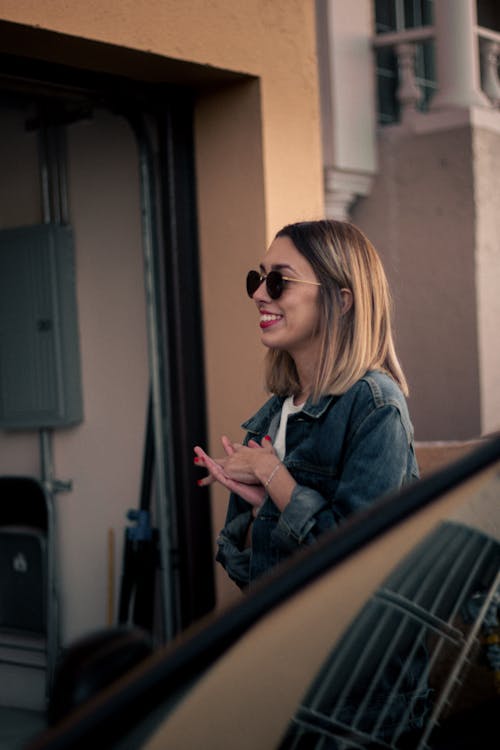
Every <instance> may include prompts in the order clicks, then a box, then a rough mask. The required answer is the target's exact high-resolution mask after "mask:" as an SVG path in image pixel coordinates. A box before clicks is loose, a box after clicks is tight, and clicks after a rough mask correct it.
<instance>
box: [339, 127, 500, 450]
mask: <svg viewBox="0 0 500 750" xmlns="http://www.w3.org/2000/svg"><path fill="white" fill-rule="evenodd" d="M378 146H379V171H378V175H377V177H376V180H375V183H374V185H373V188H372V191H371V194H370V196H369V197H367V198H363V199H361V200H360V201H359V202H358V203H357V205H356V206H355V208H354V210H353V220H354V221H355V222H356V223H358V224H359V225H360V226H361V227H362V228H363V229H364V230H365V231H366V233H367V234H368V236H369V237H370V238H371V239H372V240H373V242H374V244H375V246H376V247H377V249H378V250H379V252H380V254H381V256H382V258H383V261H384V263H385V266H386V270H387V273H388V276H389V279H390V282H391V286H392V290H393V296H394V301H395V328H396V339H397V346H398V352H399V354H400V357H401V360H402V363H403V366H404V369H405V371H406V374H407V376H408V379H409V383H410V390H411V395H410V402H409V405H410V410H411V414H412V418H413V422H414V425H415V433H416V437H417V439H418V440H460V439H467V438H473V437H476V436H478V435H479V434H481V432H482V419H481V404H480V367H479V342H478V311H477V294H478V290H477V289H476V221H477V219H476V211H477V200H476V188H475V171H474V170H475V167H474V159H473V131H472V129H471V128H470V127H469V126H464V127H459V128H454V129H451V130H450V129H441V130H436V131H434V132H428V131H427V132H426V131H424V132H415V130H414V129H412V128H405V127H404V126H399V125H398V126H390V127H386V128H383V129H381V131H380V133H379V138H378ZM478 168H479V167H478ZM488 221H490V222H491V221H492V218H491V217H489V219H488ZM488 304H489V303H488ZM488 314H489V313H488ZM489 345H491V341H490V343H489Z"/></svg>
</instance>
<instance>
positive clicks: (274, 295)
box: [266, 271, 284, 299]
mask: <svg viewBox="0 0 500 750" xmlns="http://www.w3.org/2000/svg"><path fill="white" fill-rule="evenodd" d="M283 283H284V282H283V276H282V275H281V274H280V272H279V271H271V273H268V274H267V279H266V288H267V293H268V294H269V296H270V297H271V299H278V297H281V295H282V293H283Z"/></svg>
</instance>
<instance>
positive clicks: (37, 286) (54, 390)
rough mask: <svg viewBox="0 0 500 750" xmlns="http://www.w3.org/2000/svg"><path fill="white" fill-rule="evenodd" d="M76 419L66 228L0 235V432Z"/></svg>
mask: <svg viewBox="0 0 500 750" xmlns="http://www.w3.org/2000/svg"><path fill="white" fill-rule="evenodd" d="M82 418H83V413H82V389H81V375H80V347H79V337H78V320H77V305H76V280H75V258H74V246H73V234H72V231H71V228H70V227H69V226H60V225H57V224H40V225H36V226H26V227H19V228H15V229H3V230H0V427H3V428H14V429H16V428H17V429H33V428H48V427H64V426H68V425H72V424H76V423H78V422H80V421H81V420H82Z"/></svg>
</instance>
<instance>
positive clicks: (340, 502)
mask: <svg viewBox="0 0 500 750" xmlns="http://www.w3.org/2000/svg"><path fill="white" fill-rule="evenodd" d="M412 455H413V447H412V445H411V442H410V439H409V435H408V430H407V428H406V426H405V425H404V424H403V421H402V418H401V413H400V411H399V408H398V407H397V406H396V405H394V404H391V403H389V404H383V405H380V406H377V407H376V408H374V409H373V410H372V411H370V412H369V413H368V414H367V415H366V416H365V417H364V419H363V420H362V422H361V423H360V425H359V426H358V427H357V429H356V431H355V433H354V434H353V435H352V436H351V439H350V441H349V443H348V445H347V449H346V453H345V458H344V461H343V465H342V468H341V471H340V475H339V478H338V483H337V486H336V489H335V492H334V495H333V496H331V497H324V496H322V495H321V494H320V493H319V492H317V491H316V490H314V489H312V488H310V487H306V486H303V485H300V484H298V485H297V486H296V487H295V489H294V490H293V493H292V497H291V499H290V502H289V504H288V505H287V507H286V508H285V509H284V511H283V512H282V513H281V515H280V518H279V520H278V523H277V526H276V528H275V530H274V531H273V539H274V541H275V543H276V544H278V545H279V547H280V548H281V549H283V550H285V549H286V550H288V551H290V552H292V551H293V550H294V549H295V548H297V547H298V546H300V545H303V544H305V545H308V544H311V543H312V542H313V541H314V540H315V539H316V538H317V537H318V536H319V535H320V534H321V533H323V532H324V531H326V530H327V529H331V528H333V527H335V526H336V525H338V523H339V522H340V521H342V520H343V519H344V518H345V517H347V516H349V515H351V514H352V513H353V512H355V511H357V510H360V509H362V508H363V507H365V506H367V505H368V504H369V503H371V502H373V501H374V500H375V499H376V498H378V497H380V496H382V495H383V494H385V493H388V492H390V491H394V490H396V489H398V488H400V487H401V486H402V485H403V484H404V483H405V482H406V481H408V479H409V478H411V476H413V477H415V478H416V476H418V470H417V469H416V462H413V466H414V468H413V470H412V467H411V466H410V467H409V456H412ZM410 463H411V461H410Z"/></svg>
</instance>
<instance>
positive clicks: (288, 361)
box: [266, 220, 408, 400]
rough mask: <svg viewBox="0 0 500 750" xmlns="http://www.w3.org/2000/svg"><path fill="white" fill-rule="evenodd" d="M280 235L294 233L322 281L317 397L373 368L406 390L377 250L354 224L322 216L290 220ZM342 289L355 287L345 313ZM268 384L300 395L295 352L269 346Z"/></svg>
mask: <svg viewBox="0 0 500 750" xmlns="http://www.w3.org/2000/svg"><path fill="white" fill-rule="evenodd" d="M276 237H289V238H290V239H291V241H292V242H293V244H294V245H295V247H296V248H297V250H298V251H299V253H300V254H301V255H303V256H304V257H305V258H306V260H307V261H308V262H309V263H310V264H311V266H312V269H313V271H314V273H315V275H316V277H317V279H318V281H319V282H320V284H321V286H320V287H318V295H319V296H318V304H319V307H320V323H319V325H320V337H321V347H320V358H319V363H318V367H317V368H316V378H315V382H314V384H313V391H312V394H311V395H312V398H313V400H317V399H318V398H319V397H320V396H323V395H326V394H333V395H340V394H341V393H345V391H347V390H348V389H349V388H350V387H351V386H352V385H354V383H355V382H356V381H357V380H359V379H360V378H361V377H362V376H363V375H364V374H365V373H366V372H367V370H382V371H383V372H386V373H387V374H388V375H390V376H391V377H392V378H393V379H394V380H395V381H396V383H397V384H398V385H399V387H400V388H401V390H402V391H403V393H404V394H405V395H408V385H407V382H406V378H405V376H404V373H403V370H402V368H401V365H400V364H399V361H398V358H397V356H396V350H395V347H394V340H393V334H392V326H391V310H392V300H391V296H390V292H389V285H388V283H387V278H386V275H385V272H384V268H383V266H382V262H381V260H380V258H379V256H378V253H377V251H376V250H375V248H374V247H373V245H372V244H371V242H370V241H369V240H368V238H367V237H366V236H365V235H364V234H363V232H361V231H360V230H359V229H358V228H357V227H355V226H354V225H353V224H350V223H348V222H344V221H334V220H322V221H308V222H299V223H297V224H289V225H287V226H285V227H283V229H281V230H280V231H279V232H278V233H277V235H276ZM341 289H349V290H350V291H351V292H352V297H353V303H352V305H351V308H350V309H349V310H348V311H347V312H345V313H342V296H341V293H340V290H341ZM266 385H267V388H268V389H269V391H270V392H271V393H276V394H277V395H279V396H289V395H297V394H298V393H299V392H300V383H299V378H298V374H297V370H296V368H295V363H294V361H293V359H292V357H291V356H290V355H289V354H288V352H286V351H282V350H278V349H269V350H268V352H267V355H266Z"/></svg>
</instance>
